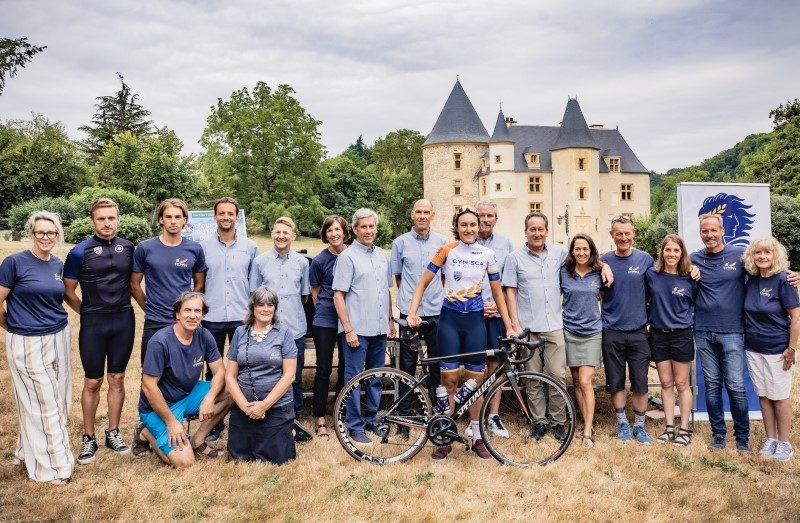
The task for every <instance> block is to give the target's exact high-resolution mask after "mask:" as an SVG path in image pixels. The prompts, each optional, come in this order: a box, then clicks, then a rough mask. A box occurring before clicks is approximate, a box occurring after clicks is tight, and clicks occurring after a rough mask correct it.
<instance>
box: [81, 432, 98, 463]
mask: <svg viewBox="0 0 800 523" xmlns="http://www.w3.org/2000/svg"><path fill="white" fill-rule="evenodd" d="M81 441H82V442H83V443H82V445H81V451H80V453H79V454H78V463H80V464H81V465H88V464H89V463H91V462H92V461H94V458H95V457H96V456H97V438H95V437H94V436H90V435H88V434H84V435H83V439H82V440H81Z"/></svg>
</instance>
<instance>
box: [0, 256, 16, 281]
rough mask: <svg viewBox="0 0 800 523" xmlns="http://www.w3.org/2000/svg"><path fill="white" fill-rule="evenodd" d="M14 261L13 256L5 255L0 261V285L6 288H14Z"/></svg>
mask: <svg viewBox="0 0 800 523" xmlns="http://www.w3.org/2000/svg"><path fill="white" fill-rule="evenodd" d="M16 272H17V269H16V263H15V259H14V257H13V256H9V257H7V258H6V259H5V260H3V262H2V263H0V285H2V286H3V287H5V288H7V289H13V288H14V280H16V279H17V276H16Z"/></svg>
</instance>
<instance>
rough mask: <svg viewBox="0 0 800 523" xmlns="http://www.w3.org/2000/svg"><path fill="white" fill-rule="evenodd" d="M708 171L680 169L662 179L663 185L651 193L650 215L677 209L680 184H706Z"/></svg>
mask: <svg viewBox="0 0 800 523" xmlns="http://www.w3.org/2000/svg"><path fill="white" fill-rule="evenodd" d="M708 180H709V173H708V171H704V170H702V169H700V168H699V167H687V168H686V169H678V170H675V171H673V172H672V174H669V175H667V176H664V177H662V178H661V183H660V185H658V186H657V187H654V188H653V189H652V190H651V191H650V213H651V214H652V215H653V216H655V215H656V214H658V213H660V212H661V211H663V210H666V209H670V208H672V209H674V208H676V207H677V205H678V203H677V193H678V192H677V191H678V189H677V187H678V183H680V182H706V181H708Z"/></svg>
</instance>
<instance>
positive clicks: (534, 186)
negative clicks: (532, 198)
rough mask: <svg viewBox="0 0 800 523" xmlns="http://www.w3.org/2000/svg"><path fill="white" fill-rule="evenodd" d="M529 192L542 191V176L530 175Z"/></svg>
mask: <svg viewBox="0 0 800 523" xmlns="http://www.w3.org/2000/svg"><path fill="white" fill-rule="evenodd" d="M528 192H542V177H541V176H528Z"/></svg>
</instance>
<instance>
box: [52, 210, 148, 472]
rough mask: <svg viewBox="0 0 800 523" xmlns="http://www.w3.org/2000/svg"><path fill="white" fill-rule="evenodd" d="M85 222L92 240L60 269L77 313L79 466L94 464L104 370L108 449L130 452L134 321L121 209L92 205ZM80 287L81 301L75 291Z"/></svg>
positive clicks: (129, 260) (129, 247) (130, 260)
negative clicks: (125, 430)
mask: <svg viewBox="0 0 800 523" xmlns="http://www.w3.org/2000/svg"><path fill="white" fill-rule="evenodd" d="M89 217H90V218H91V220H92V226H93V227H94V236H92V237H91V238H88V239H86V240H84V241H82V242H81V243H79V244H78V245H76V246H75V247H73V248H72V250H71V251H70V252H69V254H68V255H67V261H66V263H65V264H64V287H65V298H64V299H65V301H66V302H67V303H69V304H70V306H71V307H72V308H73V309H76V310H79V311H80V316H81V330H80V334H79V336H78V348H79V352H80V356H81V364H82V365H83V372H84V379H83V392H82V393H81V408H82V410H83V439H82V443H81V445H82V446H81V451H80V453H79V454H78V463H80V464H82V465H85V464H87V463H91V462H92V461H94V459H95V454H96V453H97V440H96V438H95V435H94V421H95V416H96V415H97V406H98V404H99V403H100V387H101V386H102V385H103V374H104V373H105V371H106V368H107V369H108V396H107V401H108V428H107V429H106V431H105V435H106V447H107V448H109V449H111V450H112V451H114V452H116V453H117V454H127V453H128V452H130V451H131V449H130V447H128V445H126V444H125V442H124V441H123V440H122V437H121V436H120V433H119V420H120V417H121V415H122V404H123V403H124V402H125V369H126V367H127V366H128V360H130V357H131V352H132V351H133V336H134V326H135V325H134V323H135V321H134V316H133V307H132V306H131V292H130V278H131V267H132V265H133V252H134V251H133V249H134V247H133V243H131V242H129V241H128V240H125V239H123V238H120V237H118V236H117V235H116V234H117V226H118V224H119V207H118V206H117V204H116V202H114V200H111V199H109V198H98V199H96V200H95V201H93V202H92V205H91V209H90V213H89ZM79 283H80V286H81V295H82V297H83V299H81V298H79V297H78V295H77V293H76V289H77V287H78V284H79Z"/></svg>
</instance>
